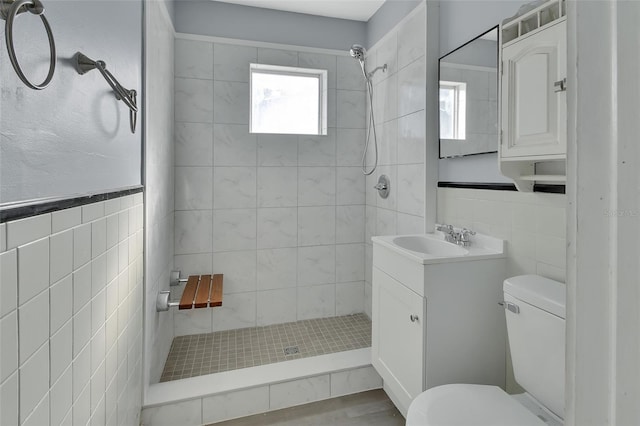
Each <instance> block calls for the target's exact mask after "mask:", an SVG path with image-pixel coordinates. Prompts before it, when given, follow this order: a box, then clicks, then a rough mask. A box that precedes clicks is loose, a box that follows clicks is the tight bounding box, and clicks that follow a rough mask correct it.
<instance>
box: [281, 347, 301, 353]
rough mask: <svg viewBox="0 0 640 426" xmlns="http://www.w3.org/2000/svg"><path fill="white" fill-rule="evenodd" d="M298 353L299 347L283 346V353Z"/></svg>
mask: <svg viewBox="0 0 640 426" xmlns="http://www.w3.org/2000/svg"><path fill="white" fill-rule="evenodd" d="M298 353H300V349H298V347H297V346H287V347H286V348H284V354H285V355H293V354H298Z"/></svg>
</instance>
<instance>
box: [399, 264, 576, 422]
mask: <svg viewBox="0 0 640 426" xmlns="http://www.w3.org/2000/svg"><path fill="white" fill-rule="evenodd" d="M503 291H504V302H502V304H503V306H504V308H505V315H506V321H507V335H508V337H509V347H510V349H511V359H512V362H513V371H514V376H515V380H516V382H517V383H518V384H519V385H520V386H521V387H522V388H523V389H524V390H525V393H522V394H519V395H509V394H507V393H506V392H505V391H503V390H502V389H500V388H499V387H497V386H489V385H473V384H449V385H442V386H437V387H434V388H431V389H428V390H426V391H424V392H422V393H421V394H420V395H418V396H417V397H416V398H415V399H414V400H413V401H412V402H411V405H410V406H409V410H408V413H407V423H406V424H407V426H545V425H553V426H561V425H562V424H563V420H562V419H563V418H564V363H565V357H564V348H565V285H564V284H562V283H559V282H557V281H553V280H550V279H547V278H543V277H540V276H537V275H521V276H517V277H513V278H508V279H507V280H505V281H504V285H503Z"/></svg>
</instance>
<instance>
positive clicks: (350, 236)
mask: <svg viewBox="0 0 640 426" xmlns="http://www.w3.org/2000/svg"><path fill="white" fill-rule="evenodd" d="M364 224H365V206H363V205H360V206H338V207H336V243H338V244H341V243H362V242H364V226H365V225H364Z"/></svg>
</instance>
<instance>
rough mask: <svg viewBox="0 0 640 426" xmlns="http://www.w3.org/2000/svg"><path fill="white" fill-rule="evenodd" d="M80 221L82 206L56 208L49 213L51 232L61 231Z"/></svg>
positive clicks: (78, 223)
mask: <svg viewBox="0 0 640 426" xmlns="http://www.w3.org/2000/svg"><path fill="white" fill-rule="evenodd" d="M81 223H82V207H73V208H70V209H64V210H58V211H57V212H53V213H51V232H62V231H66V230H67V229H71V228H73V227H74V226H78V225H80V224H81Z"/></svg>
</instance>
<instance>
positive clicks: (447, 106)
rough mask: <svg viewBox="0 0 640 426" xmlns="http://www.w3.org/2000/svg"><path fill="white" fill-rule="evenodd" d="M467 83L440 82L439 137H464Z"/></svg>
mask: <svg viewBox="0 0 640 426" xmlns="http://www.w3.org/2000/svg"><path fill="white" fill-rule="evenodd" d="M466 115H467V84H466V83H459V82H454V81H441V82H440V139H465V138H466Z"/></svg>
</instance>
